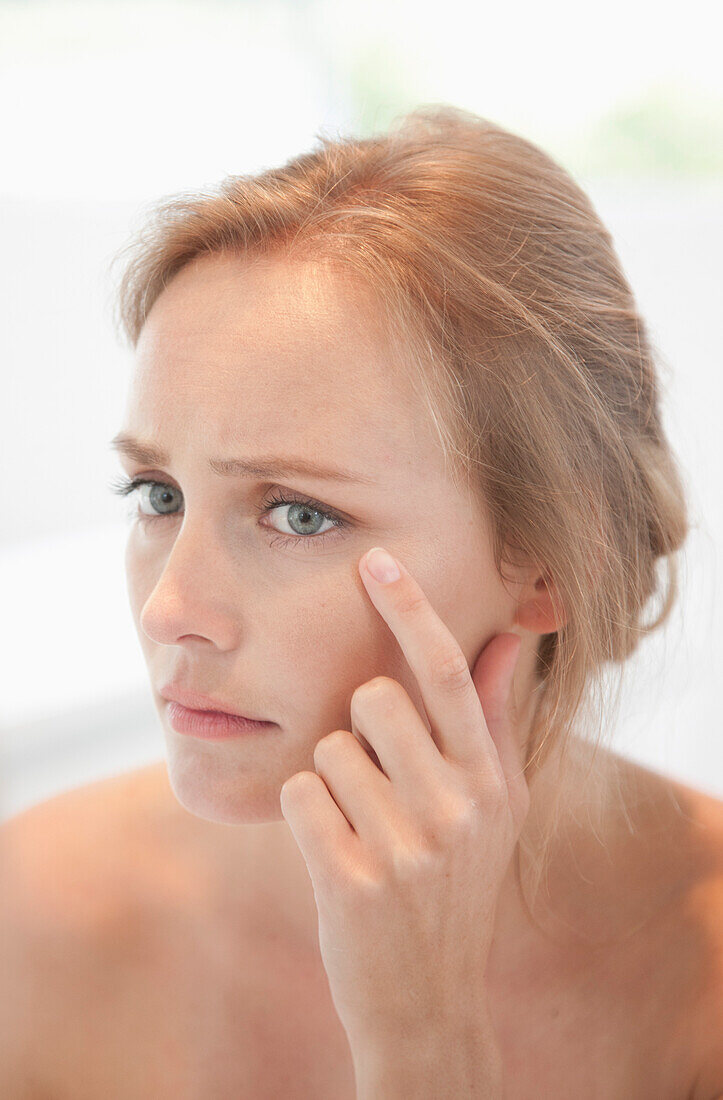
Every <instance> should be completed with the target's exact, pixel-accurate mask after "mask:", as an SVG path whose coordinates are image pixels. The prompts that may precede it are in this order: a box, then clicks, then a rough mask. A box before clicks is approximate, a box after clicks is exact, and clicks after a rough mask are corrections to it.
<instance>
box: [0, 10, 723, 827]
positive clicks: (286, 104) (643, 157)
mask: <svg viewBox="0 0 723 1100" xmlns="http://www.w3.org/2000/svg"><path fill="white" fill-rule="evenodd" d="M714 10H715V6H714V5H713V3H712V2H709V3H701V2H698V0H689V2H688V3H687V4H686V6H685V10H684V11H682V12H676V13H675V15H673V14H672V12H671V14H670V16H665V15H663V14H661V13H662V11H663V9H661V8H660V6H659V5H658V4H653V3H646V2H639V3H637V4H631V3H630V2H629V0H625V2H624V3H623V2H621V0H608V2H607V3H606V4H605V5H604V6H603V5H600V6H596V8H594V9H591V8H582V9H581V8H580V5H579V4H578V3H572V2H567V0H564V2H563V0H550V2H549V3H547V4H545V5H539V4H537V3H534V4H533V3H527V2H524V0H520V2H518V3H517V4H515V5H508V6H507V7H504V6H502V5H495V7H494V8H492V6H491V5H490V6H489V7H488V6H487V5H484V4H477V5H471V4H470V3H469V0H446V3H445V4H444V5H443V6H442V5H438V4H428V5H426V6H425V5H420V4H419V2H418V0H415V2H414V3H412V2H411V0H396V2H395V3H393V4H390V3H388V2H386V3H384V4H382V3H380V2H379V0H367V2H366V3H365V4H363V5H361V4H355V5H351V4H347V3H345V2H344V0H334V2H332V0H318V2H317V0H293V2H292V0H289V2H270V0H264V2H263V3H261V2H257V0H246V2H239V0H236V2H231V0H227V2H221V0H204V2H203V3H200V2H196V3H180V2H167V3H158V2H155V0H143V3H142V4H141V3H134V2H130V0H128V2H127V0H92V3H87V2H86V3H67V2H64V0H55V2H53V3H41V2H33V0H25V2H22V3H20V2H5V0H0V98H1V99H2V102H3V103H4V104H5V109H4V111H3V113H2V117H1V118H0V142H1V146H2V162H3V170H2V173H1V174H0V233H1V236H2V242H3V257H4V258H3V262H2V265H1V266H0V285H1V293H2V303H3V323H2V326H1V327H0V363H1V364H2V372H3V387H2V390H3V398H4V399H3V401H2V403H0V447H1V448H2V510H1V512H0V523H1V524H2V529H1V531H0V567H1V568H0V584H1V585H2V592H1V607H2V628H3V629H2V632H1V635H0V647H1V648H0V670H1V673H0V686H1V690H0V814H1V815H2V817H3V818H7V817H9V816H12V815H14V814H16V813H18V812H20V811H21V810H23V809H25V808H26V807H29V806H31V805H33V804H35V803H37V802H40V801H43V800H44V799H46V798H49V797H51V796H52V795H54V794H56V793H59V792H60V791H63V790H66V789H69V788H72V787H77V786H80V785H83V784H85V783H88V782H91V781H93V780H94V779H96V778H101V777H103V776H107V775H111V774H117V773H119V772H122V771H128V770H131V769H134V768H136V767H139V766H141V765H144V764H147V763H150V762H152V761H154V760H161V759H162V758H163V756H164V745H163V738H162V733H161V729H160V725H159V724H158V720H157V718H156V714H155V710H154V708H153V703H152V699H151V691H150V686H149V684H148V680H147V674H146V667H145V664H144V662H143V659H142V654H141V649H140V645H139V643H138V639H137V637H136V634H135V630H134V627H133V623H132V620H131V616H130V611H129V609H128V606H127V597H126V589H125V575H124V568H123V554H124V547H125V539H126V534H127V530H128V528H127V521H126V520H125V518H124V516H125V509H126V507H127V502H123V501H121V500H120V499H119V498H118V497H115V496H113V495H112V494H111V493H110V492H109V491H108V483H109V481H110V480H111V479H112V478H113V477H114V476H115V475H116V474H118V473H119V472H120V466H119V464H118V461H117V458H115V457H114V456H113V455H112V454H111V452H110V449H109V446H108V442H109V440H110V438H111V436H112V435H113V434H114V433H115V432H116V431H117V430H118V428H119V427H120V426H121V416H122V413H123V408H124V402H125V393H126V388H127V384H128V380H129V375H130V370H131V357H130V353H129V352H128V351H127V350H126V349H124V348H123V347H121V345H120V344H119V342H118V341H117V338H116V335H115V333H114V330H113V326H112V321H111V312H110V311H111V304H112V293H113V287H112V283H111V280H110V277H109V274H108V265H109V263H110V260H111V258H112V256H113V255H114V253H115V252H116V251H117V250H118V249H119V248H120V247H121V246H122V245H123V244H124V243H125V242H126V240H127V239H128V237H129V235H130V234H131V233H132V232H133V230H134V229H135V228H136V227H137V225H139V224H140V223H141V222H142V221H143V215H144V211H145V210H146V209H147V208H148V206H149V205H150V204H152V203H153V202H154V201H155V200H157V199H158V198H160V197H161V196H164V195H168V194H171V193H174V192H178V191H183V190H192V189H196V188H201V187H204V186H207V185H213V184H215V183H216V182H218V181H219V180H220V179H222V178H223V177H224V176H226V175H228V174H239V173H250V172H255V171H258V170H260V169H262V168H266V167H270V166H272V165H277V164H280V163H282V162H284V161H285V160H287V159H289V158H290V157H291V156H293V155H295V154H297V153H299V152H302V151H305V150H307V149H309V148H311V147H312V145H313V144H314V141H315V137H316V135H317V134H320V133H325V134H330V135H334V134H342V133H349V132H353V133H356V134H359V135H366V134H368V133H371V132H373V131H375V130H379V129H383V128H385V127H386V126H387V125H388V124H389V123H390V122H391V121H392V120H393V119H394V118H395V117H396V116H398V115H399V114H401V113H403V112H404V111H405V110H408V109H410V108H411V107H414V106H416V105H418V104H420V103H432V102H448V103H452V104H455V105H457V106H460V107H464V108H467V109H469V110H472V111H474V112H476V113H477V114H480V115H483V116H485V117H487V118H489V119H491V120H493V121H494V122H496V123H498V124H500V125H502V126H505V127H507V128H508V129H510V130H513V131H515V132H517V133H519V134H520V135H522V136H523V137H526V138H528V139H530V140H532V141H534V142H536V143H537V144H539V145H541V146H542V147H543V148H544V149H545V150H546V151H547V152H549V153H550V154H551V155H552V156H553V157H555V159H557V160H558V161H559V162H561V163H562V164H563V165H564V166H565V167H566V168H567V169H568V171H570V172H571V173H572V175H573V176H574V177H575V179H576V180H577V181H578V183H580V184H581V185H582V186H583V187H584V188H585V190H586V191H587V192H588V194H589V195H590V197H591V198H592V200H593V203H594V204H595V206H596V208H597V210H598V212H599V213H600V215H601V217H602V219H603V221H604V222H605V223H606V225H607V226H608V228H609V229H610V231H611V232H612V234H613V237H614V240H615V242H616V246H617V250H618V253H619V255H620V257H621V260H622V264H623V267H624V270H625V272H626V274H627V276H628V279H629V280H630V283H631V285H632V287H633V290H634V292H635V294H636V296H637V299H638V302H639V305H640V308H641V310H642V313H643V315H644V317H645V318H646V320H647V322H648V325H649V328H650V330H651V333H652V336H653V340H654V343H655V346H656V348H657V350H658V355H659V363H660V371H661V384H662V387H663V411H664V419H665V423H666V427H667V431H668V433H669V436H670V438H671V440H672V443H673V445H674V447H675V448H676V451H677V453H678V455H679V457H680V461H681V464H682V467H683V472H684V475H685V478H686V481H687V485H688V492H689V500H690V507H691V514H692V521H693V530H692V532H691V535H690V538H689V540H688V543H687V546H686V551H685V557H684V561H683V568H682V576H681V594H680V598H679V602H678V605H677V608H676V610H675V612H674V613H673V615H672V616H671V619H670V621H669V624H668V625H667V627H666V628H665V630H664V631H662V632H660V633H659V634H658V635H657V636H654V637H653V638H651V639H649V640H648V641H647V642H646V643H645V645H644V646H643V647H642V648H641V650H640V653H639V654H638V655H637V656H636V658H635V659H634V661H633V662H631V663H630V666H629V670H628V675H627V681H626V686H625V690H624V695H623V706H622V710H621V716H620V720H619V722H618V725H617V727H616V729H615V731H614V734H613V735H612V743H613V745H614V747H616V748H617V750H618V751H619V752H621V753H622V754H623V755H626V756H629V757H631V758H634V759H637V760H639V761H640V762H642V763H644V764H646V765H647V766H648V767H652V768H654V769H655V770H657V771H660V772H664V773H667V774H670V775H673V776H675V777H677V778H678V779H680V780H681V781H683V782H685V783H688V784H691V785H693V786H696V787H699V788H700V789H704V790H706V791H708V792H709V793H712V794H716V795H718V796H719V797H723V721H722V720H721V715H720V703H719V686H720V683H721V680H720V677H719V670H720V669H721V667H723V640H722V638H721V632H720V631H718V630H717V628H716V626H715V623H716V622H717V621H719V619H720V612H721V610H722V608H721V597H720V586H719V575H718V574H719V570H718V548H719V547H720V546H721V539H722V536H723V493H722V492H721V478H722V475H723V469H722V466H723V463H722V462H721V454H722V447H721V432H720V425H719V415H718V413H719V409H720V407H721V387H722V385H723V382H722V381H721V379H722V372H721V352H720V341H719V325H720V318H721V304H720V303H721V291H722V290H723V287H722V285H721V277H720V261H719V257H720V256H721V254H722V253H723V67H722V66H721V65H720V56H719V42H720V39H719V37H718V35H717V34H716V33H715V31H716V29H717V28H716V27H714V26H713V22H712V21H713V15H714Z"/></svg>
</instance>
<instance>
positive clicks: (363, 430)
mask: <svg viewBox="0 0 723 1100" xmlns="http://www.w3.org/2000/svg"><path fill="white" fill-rule="evenodd" d="M403 355H404V352H403V349H400V348H399V347H397V346H395V345H393V344H392V342H391V340H390V338H389V336H388V335H387V332H386V330H385V328H384V325H383V323H382V320H381V310H380V307H379V302H378V300H377V299H376V297H375V295H374V292H373V290H372V289H371V288H370V287H369V286H368V285H367V284H366V283H364V282H363V281H362V280H360V279H358V278H355V277H354V276H353V275H352V274H351V273H349V272H344V273H342V272H340V271H339V270H338V269H333V268H332V267H331V266H330V265H329V264H327V263H324V262H323V261H316V260H314V261H311V260H306V261H304V262H299V261H296V262H293V263H292V262H289V261H287V260H285V259H281V258H266V257H265V258H255V259H253V260H251V261H249V260H247V259H243V258H240V257H238V256H218V255H214V256H207V257H203V258H201V259H199V260H196V261H194V262H193V263H192V264H189V265H188V266H187V267H185V268H183V269H182V270H181V271H180V272H179V274H178V275H176V276H175V278H174V279H173V280H172V281H171V283H170V284H169V286H168V287H167V288H166V289H165V290H164V291H163V293H162V294H161V295H160V296H159V298H158V299H157V300H156V302H155V303H154V305H153V308H152V310H151V312H150V314H149V317H148V319H147V321H146V324H145V325H144V328H143V330H142V332H141V336H140V339H139V341H138V345H137V348H136V360H135V361H136V370H135V372H134V377H133V382H132V387H131V392H130V399H129V414H128V426H129V427H130V428H131V429H132V430H133V431H134V432H138V433H139V434H143V436H144V437H145V438H149V439H150V438H158V437H159V436H160V438H161V439H162V441H163V442H164V443H165V444H166V445H167V446H169V447H173V446H174V445H175V444H176V440H178V444H179V446H180V445H181V443H182V442H183V439H184V436H186V435H187V434H188V428H189V423H191V424H197V425H199V427H200V426H203V427H204V431H205V432H206V434H207V435H208V436H209V438H210V439H212V440H213V443H214V447H215V448H216V449H223V448H224V447H234V448H235V449H238V446H239V443H243V444H244V445H245V446H246V447H247V448H248V450H249V451H252V449H254V448H257V447H258V448H259V449H261V450H268V449H269V446H270V445H271V444H274V445H278V443H279V442H283V444H284V449H285V450H286V451H287V452H291V451H294V450H296V452H297V453H299V454H308V453H309V452H310V449H311V451H312V452H314V456H315V457H319V456H318V447H319V445H320V444H321V445H323V446H324V447H325V449H326V450H327V451H330V450H333V453H334V457H336V459H337V460H339V461H343V460H344V458H347V459H348V460H349V464H350V465H353V462H352V461H351V460H352V459H354V460H355V461H356V463H357V465H358V463H359V461H360V460H361V461H362V462H363V461H372V459H375V461H376V462H377V463H378V464H380V465H381V467H383V465H384V463H385V462H386V461H389V460H390V459H391V460H394V461H404V460H405V458H406V459H407V460H408V461H410V462H414V463H416V462H417V461H418V460H419V456H420V454H424V456H425V458H426V460H428V461H430V462H440V463H441V462H443V457H442V455H441V451H440V449H439V442H438V439H437V437H436V434H435V433H434V431H433V427H432V424H431V421H430V419H429V417H428V415H427V414H426V412H425V408H424V404H423V402H422V401H421V399H420V396H419V394H418V393H417V392H415V390H414V389H413V386H412V383H411V380H410V378H409V377H408V364H404V362H403ZM174 436H175V437H176V438H174ZM219 453H220V451H219Z"/></svg>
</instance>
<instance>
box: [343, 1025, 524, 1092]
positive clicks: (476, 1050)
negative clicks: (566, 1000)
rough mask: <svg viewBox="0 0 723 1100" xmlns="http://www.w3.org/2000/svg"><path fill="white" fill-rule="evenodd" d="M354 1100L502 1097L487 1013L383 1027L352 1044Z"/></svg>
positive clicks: (496, 1046) (499, 1058) (498, 1060)
mask: <svg viewBox="0 0 723 1100" xmlns="http://www.w3.org/2000/svg"><path fill="white" fill-rule="evenodd" d="M352 1057H353V1062H354V1072H355V1078H356V1096H357V1100H407V1098H409V1100H412V1098H414V1100H447V1098H449V1100H462V1098H468V1100H502V1097H503V1095H504V1093H503V1067H502V1055H501V1051H500V1047H499V1044H498V1042H497V1037H496V1035H495V1033H494V1030H493V1028H492V1025H491V1022H490V1019H489V1015H488V1014H486V1013H484V1014H482V1016H481V1018H477V1019H475V1021H474V1023H473V1024H470V1023H467V1022H465V1021H464V1019H463V1018H462V1017H460V1018H459V1019H458V1020H457V1021H456V1022H455V1023H454V1024H450V1025H447V1026H444V1027H440V1026H436V1025H430V1026H429V1027H428V1028H426V1029H424V1030H415V1031H414V1032H413V1033H408V1032H407V1033H404V1032H400V1031H389V1032H387V1033H386V1034H385V1035H384V1037H383V1038H379V1037H377V1038H376V1039H375V1040H374V1041H373V1042H367V1043H364V1044H357V1045H356V1047H353V1046H352Z"/></svg>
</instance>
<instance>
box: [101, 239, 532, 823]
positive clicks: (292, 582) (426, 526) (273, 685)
mask: <svg viewBox="0 0 723 1100" xmlns="http://www.w3.org/2000/svg"><path fill="white" fill-rule="evenodd" d="M378 318H379V308H378V306H377V305H376V304H375V302H374V300H373V295H372V292H371V291H370V290H369V289H368V288H366V287H365V286H362V285H360V283H359V282H358V281H356V280H354V279H352V278H351V277H347V276H346V275H345V276H343V277H342V276H341V275H340V274H339V273H338V272H333V271H332V270H331V269H330V268H329V267H328V266H327V265H324V264H322V263H318V262H309V261H307V262H304V263H303V264H302V263H298V262H297V263H294V264H292V263H290V262H288V261H286V260H281V259H279V258H266V259H257V260H254V261H253V262H248V261H243V260H241V259H238V258H235V259H232V258H229V257H221V256H217V255H216V256H211V257H204V258H202V259H200V260H197V261H195V262H194V263H193V264H191V265H189V266H188V267H186V268H184V269H183V270H182V271H181V272H180V273H179V274H178V275H177V276H176V277H175V278H174V279H173V280H172V282H171V283H170V285H169V286H168V287H167V288H166V289H165V290H164V291H163V293H162V294H161V295H160V297H159V298H158V299H157V301H156V302H155V304H154V306H153V309H152V310H151V312H150V314H149V317H148V319H147V321H146V324H145V326H144V328H143V331H142V333H141V337H140V340H139V342H138V346H137V359H136V369H135V372H134V377H133V380H132V384H131V387H130V391H129V396H128V403H127V407H126V412H125V419H124V423H123V426H122V427H123V431H124V433H127V434H128V435H131V436H133V437H134V438H135V439H137V440H138V441H140V442H142V443H147V444H152V445H153V446H154V447H155V448H157V449H158V450H159V451H162V452H164V453H165V456H166V457H165V458H164V460H163V461H162V462H158V461H156V462H154V463H153V464H149V463H148V462H140V461H137V460H136V459H135V458H130V457H127V456H124V457H122V459H121V461H122V464H123V467H124V469H125V471H126V472H127V473H128V475H129V476H131V477H136V476H141V475H142V476H143V477H147V478H149V479H152V480H157V481H159V482H161V483H162V484H163V485H164V486H168V487H169V492H168V493H167V494H166V496H165V497H163V490H162V489H160V488H156V489H155V490H154V492H153V494H152V495H150V496H149V495H148V494H149V490H148V489H146V490H144V496H143V498H142V499H141V497H140V496H139V495H138V493H137V492H136V493H134V494H133V495H132V497H131V500H133V502H134V503H133V508H134V510H135V509H142V511H143V513H145V514H146V515H147V517H148V518H147V519H140V518H134V519H133V521H132V525H131V528H130V532H129V536H128V544H127V551H126V572H127V583H128V592H129V597H130V603H131V608H132V612H133V617H134V621H135V623H136V628H137V630H138V636H139V638H140V642H141V646H142V648H143V653H144V655H145V659H146V661H147V664H148V670H149V674H150V679H151V684H152V686H153V690H154V702H155V705H156V708H157V710H158V714H159V717H160V720H161V723H162V727H163V731H164V735H165V738H166V744H167V755H168V772H169V778H170V781H171V785H172V787H173V790H174V792H175V794H176V797H177V798H178V800H179V801H180V802H181V804H182V805H183V806H185V807H186V808H187V809H188V810H189V811H191V812H192V813H194V814H196V815H198V816H199V817H202V818H206V819H208V820H211V821H219V822H226V823H244V822H246V823H259V822H265V821H275V820H281V819H282V814H281V808H280V802H279V792H280V790H281V787H282V785H283V783H284V782H285V781H286V780H287V779H288V778H289V776H291V775H292V774H294V773H295V772H298V771H302V770H309V771H313V770H314V762H313V751H314V747H315V745H316V743H317V741H318V740H319V739H320V738H322V737H324V736H325V735H326V734H327V733H331V731H332V730H335V729H348V730H350V729H351V725H350V722H351V718H350V702H351V697H352V694H353V692H354V690H355V689H356V688H357V687H358V686H359V685H360V684H362V683H364V682H365V681H366V680H370V679H372V678H373V677H375V676H379V675H385V676H390V677H392V678H394V679H396V680H398V681H399V683H400V684H402V686H403V687H404V688H405V689H406V690H407V692H408V693H409V695H410V697H411V698H412V700H413V701H414V703H415V704H416V705H417V707H418V709H419V711H420V715H421V716H422V718H423V720H424V722H425V725H427V726H428V723H427V721H426V715H425V712H424V708H423V704H422V701H421V696H420V694H419V690H418V687H417V682H416V679H415V678H414V676H413V674H412V673H411V670H410V668H409V666H408V665H407V663H406V661H405V659H404V657H403V655H402V652H401V650H400V648H399V645H398V643H397V641H396V639H395V637H394V635H393V634H392V632H391V631H390V629H389V628H388V627H387V625H386V623H385V622H384V620H383V619H382V618H381V616H380V615H379V613H378V611H377V610H376V609H375V608H374V606H373V605H372V603H371V601H370V599H369V597H368V595H367V593H366V590H365V588H364V585H363V584H362V581H361V578H360V576H359V572H358V562H359V559H360V558H361V557H362V555H363V554H364V553H365V551H366V550H368V549H369V548H370V547H372V546H376V545H381V546H384V547H385V548H387V549H388V550H389V551H391V553H392V554H394V555H396V556H398V557H399V558H400V559H401V561H402V562H403V563H404V565H405V566H406V567H407V568H408V569H409V570H410V572H411V573H412V574H413V576H414V577H415V578H416V579H417V581H418V582H419V583H420V585H421V586H422V588H423V589H424V592H425V593H426V595H427V597H428V599H429V600H430V602H431V603H432V606H433V607H434V608H435V610H436V611H437V613H438V614H439V615H440V616H441V618H442V619H443V620H444V622H445V623H446V624H447V626H448V627H449V629H450V630H451V631H452V633H453V634H454V635H455V637H456V638H457V640H458V642H459V643H460V645H461V647H462V649H463V650H464V652H465V655H466V656H467V659H468V663H469V664H470V667H471V666H473V664H474V661H475V660H476V658H477V656H478V655H479V653H480V652H481V651H482V649H483V648H484V646H485V645H486V644H487V642H488V641H490V640H491V638H492V637H493V636H494V635H495V634H498V633H501V632H503V631H505V630H509V629H510V627H511V626H512V623H513V620H514V613H515V606H516V603H515V599H514V598H513V594H511V592H512V593H514V589H510V590H509V591H508V590H507V589H506V588H505V587H504V586H503V584H502V581H501V579H500V577H499V576H498V574H497V571H496V570H495V567H494V563H493V560H492V556H491V545H490V542H489V538H488V532H487V530H486V527H485V524H484V520H483V516H482V513H481V509H480V506H479V505H478V504H476V503H475V501H474V500H473V499H471V498H468V497H467V496H464V495H462V494H461V493H460V491H458V490H457V489H456V488H455V486H454V484H453V482H452V480H451V477H450V475H449V474H448V472H447V471H446V470H445V463H444V457H443V454H442V450H441V446H440V444H439V441H438V439H437V436H436V434H435V431H434V428H433V426H432V425H431V423H430V422H429V418H428V415H427V414H426V412H425V411H424V409H423V407H422V404H421V400H420V399H419V398H418V397H417V396H416V395H415V394H414V392H413V391H412V389H411V385H410V383H409V382H408V381H405V379H404V372H403V371H402V370H399V369H398V368H396V369H395V365H394V364H395V354H394V349H393V348H392V346H391V344H390V343H389V341H388V339H387V337H386V336H385V335H384V333H383V331H382V329H381V326H380V324H379V323H378ZM271 456H276V457H277V458H278V459H279V461H281V460H284V461H287V460H288V461H289V462H311V463H317V464H319V465H321V466H324V467H329V468H331V467H343V468H345V469H346V470H347V471H350V472H351V473H352V474H354V475H358V476H359V478H360V480H358V481H357V480H337V479H334V478H332V477H329V478H324V477H321V476H319V475H318V474H316V473H314V474H311V473H305V474H301V473H294V474H291V473H285V474H284V475H283V476H282V475H280V474H277V475H275V476H271V475H269V474H263V473H259V472H258V471H256V472H252V473H244V474H235V475H233V476H229V475H228V473H226V474H223V473H219V472H215V471H214V470H212V469H211V468H210V467H209V465H208V460H209V459H243V460H245V461H256V462H260V461H261V460H262V459H263V460H267V461H268V460H269V459H270V457H271ZM279 497H282V498H286V499H289V498H290V499H291V500H292V501H293V500H297V501H303V500H305V499H310V500H312V501H313V502H314V503H315V505H316V506H317V507H318V508H320V509H321V510H322V511H323V510H324V509H328V512H329V513H330V514H331V515H332V516H334V517H338V518H340V519H341V520H343V521H344V525H343V526H340V527H337V526H333V525H332V523H331V520H330V519H329V518H328V517H324V516H322V515H319V514H317V513H315V512H311V513H309V512H304V509H303V508H298V507H296V508H295V507H294V506H293V503H292V504H291V505H290V504H288V503H287V504H284V505H278V504H277V505H275V506H274V505H273V498H279ZM161 509H162V510H161ZM532 640H533V639H530V641H532ZM536 640H537V639H534V641H536ZM529 656H530V658H532V656H533V654H532V649H530V653H529ZM524 657H525V653H524V652H523V653H522V654H521V658H520V664H519V665H518V672H519V673H520V675H521V676H524V671H522V669H523V665H524V664H525V662H524V661H523V658H524ZM528 666H529V667H531V663H530V662H528ZM172 680H174V681H177V682H178V683H180V684H181V685H182V686H183V687H186V688H187V689H189V690H197V691H200V692H203V693H205V694H207V695H210V696H212V697H214V698H215V699H218V700H220V701H221V702H224V703H226V704H227V705H229V706H233V708H234V709H235V710H237V711H238V712H239V713H245V714H251V715H255V716H257V717H260V718H265V719H267V720H269V721H272V722H274V723H276V725H275V726H273V727H270V728H266V729H264V730H262V731H259V732H256V733H252V734H250V735H243V736H240V737H238V738H234V739H231V740H225V741H219V740H215V741H210V740H200V739H198V738H195V737H193V736H189V735H188V734H182V733H178V732H176V731H175V730H174V729H173V727H172V726H171V725H170V723H169V720H168V714H167V707H168V704H167V703H166V701H165V699H163V698H162V697H161V696H160V695H159V694H158V692H159V689H160V688H161V687H162V686H163V685H165V684H168V683H169V682H170V681H172Z"/></svg>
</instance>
